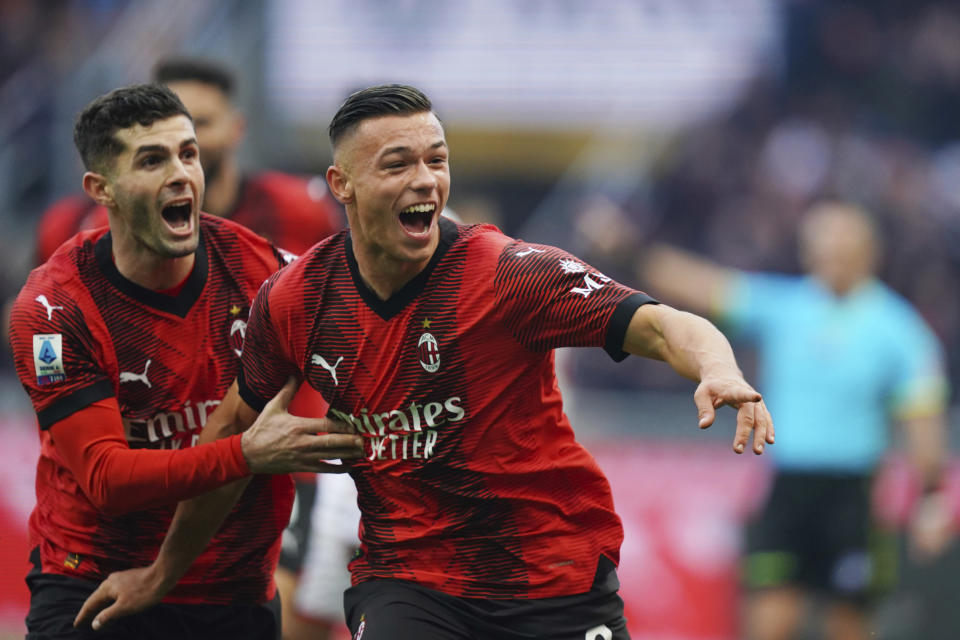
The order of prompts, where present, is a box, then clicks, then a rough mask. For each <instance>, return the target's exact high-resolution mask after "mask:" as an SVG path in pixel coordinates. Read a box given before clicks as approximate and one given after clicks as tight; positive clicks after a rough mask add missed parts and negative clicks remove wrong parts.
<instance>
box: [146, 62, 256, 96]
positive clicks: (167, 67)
mask: <svg viewBox="0 0 960 640" xmlns="http://www.w3.org/2000/svg"><path fill="white" fill-rule="evenodd" d="M151 77H152V78H153V81H154V82H158V83H160V84H170V83H171V82H199V83H201V84H208V85H211V86H214V87H216V88H217V89H219V90H220V91H222V92H223V94H224V95H225V96H227V98H231V99H232V98H233V92H234V91H235V89H236V86H237V77H236V76H235V75H234V73H233V71H232V70H231V69H230V68H229V67H227V66H226V65H224V64H221V63H219V62H216V61H215V60H208V59H206V58H191V57H187V56H171V57H169V58H162V59H161V60H159V61H158V62H157V64H155V65H154V66H153V72H152V73H151Z"/></svg>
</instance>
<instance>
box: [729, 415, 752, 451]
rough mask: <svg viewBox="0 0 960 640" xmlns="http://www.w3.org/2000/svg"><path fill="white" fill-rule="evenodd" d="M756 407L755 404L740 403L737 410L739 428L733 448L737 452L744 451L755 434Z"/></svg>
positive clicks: (735, 434)
mask: <svg viewBox="0 0 960 640" xmlns="http://www.w3.org/2000/svg"><path fill="white" fill-rule="evenodd" d="M755 407H756V405H755V404H753V403H747V404H742V405H740V408H739V409H738V410H737V430H736V432H735V433H734V436H733V450H734V452H736V453H743V450H744V449H745V448H746V446H747V443H748V442H749V441H750V439H751V435H753V428H754V424H755V422H754V408H755Z"/></svg>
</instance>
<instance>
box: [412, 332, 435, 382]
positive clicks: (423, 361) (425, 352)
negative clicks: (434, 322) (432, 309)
mask: <svg viewBox="0 0 960 640" xmlns="http://www.w3.org/2000/svg"><path fill="white" fill-rule="evenodd" d="M417 352H418V353H419V354H420V366H421V367H423V368H424V369H426V370H427V371H429V372H430V373H436V371H437V369H439V368H440V347H439V346H437V339H436V338H434V337H433V334H431V333H424V334H423V335H421V336H420V342H418V343H417Z"/></svg>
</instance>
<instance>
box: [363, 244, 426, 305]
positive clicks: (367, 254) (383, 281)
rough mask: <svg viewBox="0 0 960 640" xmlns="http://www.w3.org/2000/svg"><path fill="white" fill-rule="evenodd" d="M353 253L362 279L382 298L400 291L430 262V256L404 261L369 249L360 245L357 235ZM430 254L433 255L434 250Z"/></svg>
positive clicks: (387, 297) (385, 298)
mask: <svg viewBox="0 0 960 640" xmlns="http://www.w3.org/2000/svg"><path fill="white" fill-rule="evenodd" d="M434 251H436V247H434ZM353 255H354V257H355V258H356V259H357V268H358V270H359V271H360V279H361V280H363V283H364V284H365V285H367V288H368V289H370V290H371V291H373V293H374V294H376V296H377V297H378V298H380V299H381V300H387V299H389V298H390V296H392V295H393V294H395V293H396V292H398V291H400V289H402V288H403V287H404V286H405V285H406V284H407V283H408V282H410V281H411V280H413V279H414V278H416V277H417V275H419V274H420V272H421V271H423V270H424V269H426V268H427V265H428V264H430V258H427V259H425V260H423V261H420V262H404V261H401V260H396V259H395V258H391V257H390V256H387V255H386V254H383V253H376V252H372V251H369V250H367V249H365V248H363V247H361V246H359V244H358V243H357V240H356V238H355V237H354V238H353ZM430 255H431V257H432V256H433V252H431V253H430Z"/></svg>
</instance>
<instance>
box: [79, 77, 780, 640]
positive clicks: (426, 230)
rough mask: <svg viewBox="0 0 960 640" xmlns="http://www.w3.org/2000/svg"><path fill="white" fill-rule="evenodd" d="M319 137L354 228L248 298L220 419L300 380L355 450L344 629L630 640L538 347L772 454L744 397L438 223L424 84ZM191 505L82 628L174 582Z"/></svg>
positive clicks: (600, 481) (620, 290) (609, 312)
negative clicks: (575, 350)
mask: <svg viewBox="0 0 960 640" xmlns="http://www.w3.org/2000/svg"><path fill="white" fill-rule="evenodd" d="M330 138H331V141H332V144H333V148H334V164H333V166H331V167H330V168H329V169H328V170H327V182H328V184H329V185H330V188H331V192H332V193H333V194H334V195H335V196H336V197H337V199H338V200H340V201H341V202H342V203H344V205H345V206H346V210H347V217H348V220H349V223H350V230H349V232H344V233H341V234H338V235H336V236H334V237H332V238H330V239H328V240H327V241H325V242H323V243H321V244H319V245H318V246H317V247H315V248H314V249H313V250H311V251H310V252H309V253H308V254H306V255H305V256H302V257H301V258H300V259H299V260H297V261H296V262H294V263H293V264H292V265H291V268H288V269H286V270H284V271H283V272H282V274H281V277H275V278H272V279H271V280H270V281H268V282H267V283H266V284H265V285H264V287H263V288H261V290H260V293H259V294H258V296H257V299H256V301H255V303H254V309H253V312H252V315H251V324H250V327H249V330H248V332H247V340H246V343H245V346H244V355H243V371H242V374H241V378H240V380H239V387H240V397H241V398H242V401H241V402H239V403H238V406H237V412H236V420H237V422H238V424H239V426H240V427H242V426H243V425H244V424H245V423H248V422H250V421H251V420H252V419H253V418H254V417H255V416H256V415H257V411H258V410H259V409H261V408H263V407H264V406H265V404H264V401H265V400H266V399H267V398H269V397H271V396H272V395H273V393H275V392H276V390H277V389H279V386H278V383H279V384H280V385H282V384H283V381H285V380H286V379H287V378H288V377H289V376H290V375H291V374H299V375H301V376H302V377H303V378H304V379H305V380H306V381H307V382H308V383H309V384H310V385H312V386H313V387H314V388H316V389H318V390H319V391H321V392H322V393H323V395H324V397H325V398H326V399H327V400H328V401H329V402H330V405H331V412H332V413H334V414H335V415H336V416H338V417H339V418H341V419H343V420H345V421H347V422H349V423H351V424H354V425H356V427H357V429H358V430H359V431H360V432H361V433H363V434H364V435H365V436H366V437H365V440H366V442H367V446H366V457H365V459H363V460H359V461H356V463H353V464H351V465H350V466H351V471H350V473H351V476H352V477H353V479H354V480H355V481H356V484H357V489H358V493H359V505H360V510H361V513H362V524H361V548H360V553H359V554H358V556H357V557H356V558H355V559H354V560H353V562H352V563H351V565H350V566H351V571H352V574H353V585H354V586H353V587H352V588H351V589H349V590H348V591H347V593H346V595H345V610H346V613H347V618H348V623H349V626H350V629H351V632H352V633H353V634H355V635H354V637H355V638H361V637H362V638H363V639H364V640H384V639H387V638H389V639H391V640H392V639H398V638H417V639H418V640H430V639H434V638H474V637H482V638H501V639H509V638H530V637H541V638H543V637H549V638H556V639H564V640H565V639H570V640H573V639H576V640H583V638H588V639H589V640H596V639H597V638H602V639H605V640H612V639H613V638H617V639H618V640H619V639H623V638H627V637H629V635H628V632H627V630H626V622H625V620H624V618H623V601H622V600H621V599H620V597H619V595H618V593H617V590H618V588H619V582H618V579H617V574H616V565H617V562H618V560H619V548H620V543H621V541H622V537H623V532H622V527H621V524H620V520H619V518H618V517H617V516H616V514H615V513H614V511H613V503H612V498H611V494H610V487H609V485H608V483H607V481H606V479H605V478H604V476H603V474H602V473H601V471H600V469H599V468H598V467H597V465H596V462H595V461H594V460H593V459H592V457H591V456H590V455H589V454H588V453H587V452H586V450H585V449H584V448H583V447H582V446H580V445H579V444H577V443H576V441H575V439H574V435H573V430H572V428H571V426H570V424H569V421H568V420H567V418H566V416H565V415H564V414H563V411H562V402H561V398H560V393H559V391H558V389H557V385H556V378H555V375H554V366H553V362H554V361H553V349H554V348H555V347H560V346H595V347H604V348H605V349H606V350H607V352H608V353H609V354H610V355H611V357H613V358H614V359H617V360H620V359H623V358H625V357H626V356H627V354H628V353H633V354H636V355H642V356H647V357H654V358H659V359H662V360H666V361H667V362H668V363H670V364H671V365H672V366H673V367H674V368H675V369H676V370H677V371H678V372H680V373H681V374H683V375H685V376H688V377H690V378H692V379H694V380H699V381H700V385H699V386H698V388H697V391H696V393H695V394H694V399H695V402H696V406H697V409H698V412H699V418H700V426H701V427H707V426H709V425H710V424H712V422H713V420H714V416H715V410H716V408H718V407H720V406H721V405H724V404H729V405H733V406H737V407H739V409H738V414H737V430H736V435H735V438H734V450H735V451H737V452H738V453H739V452H742V451H743V450H744V449H745V448H748V447H749V448H752V449H753V451H754V452H756V453H760V452H761V451H762V450H763V448H764V445H765V443H767V442H772V441H773V425H772V423H771V421H770V416H769V414H768V413H767V411H766V409H765V407H764V405H763V402H762V400H761V398H760V395H759V394H758V393H757V392H756V391H755V390H753V389H752V388H751V387H750V385H748V384H747V383H746V382H745V381H744V380H743V377H742V375H741V373H740V371H739V369H738V368H737V366H736V363H735V361H734V357H733V352H732V351H731V349H730V346H729V344H728V343H727V341H726V340H725V339H724V338H723V336H722V334H721V333H720V332H719V331H717V330H716V329H715V328H714V327H713V326H712V325H711V324H710V323H709V322H707V321H705V320H703V319H701V318H698V317H696V316H693V315H691V314H687V313H683V312H679V311H676V310H673V309H671V308H669V307H666V306H663V305H659V304H654V301H653V300H652V299H651V298H649V297H648V296H646V295H645V294H643V293H641V292H638V291H634V290H632V289H630V288H627V287H624V286H622V285H620V284H618V283H616V282H614V281H612V280H610V279H609V278H607V277H605V276H603V275H602V274H599V273H597V272H595V271H593V270H592V269H591V268H590V267H589V266H587V265H585V264H583V263H582V262H581V261H579V260H577V259H576V258H575V257H573V256H572V255H570V254H567V253H565V252H563V251H561V250H559V249H556V248H553V247H549V246H544V245H531V244H527V243H524V242H520V241H517V240H514V239H511V238H508V237H506V236H504V235H503V234H501V233H500V232H499V231H498V230H497V229H496V228H495V227H491V226H487V225H471V226H461V225H458V224H456V223H454V222H452V221H450V220H447V219H445V218H442V217H441V216H440V212H441V211H442V210H443V208H444V205H445V204H446V202H447V196H448V193H449V187H450V174H449V165H448V149H447V144H446V141H445V138H444V132H443V128H442V126H441V124H440V122H439V120H438V119H437V117H436V116H435V115H434V113H433V111H432V107H431V103H430V101H429V99H428V98H427V97H426V96H424V95H423V94H422V93H421V92H420V91H418V90H416V89H414V88H412V87H406V86H401V85H385V86H379V87H372V88H370V89H365V90H363V91H359V92H357V93H355V94H353V95H351V96H350V97H349V98H348V99H347V101H346V102H345V103H344V104H343V105H342V106H341V108H340V110H339V111H338V113H337V115H336V116H334V119H333V122H332V123H331V125H330ZM267 406H269V405H267ZM208 498H209V496H204V497H201V498H199V499H197V500H194V501H190V502H188V503H184V504H181V507H180V510H179V511H178V514H177V520H176V521H175V522H174V524H173V526H172V528H171V530H170V532H169V533H168V536H167V540H166V542H165V544H164V548H163V550H162V551H161V554H160V557H159V558H158V560H157V562H155V563H154V565H152V566H151V567H150V568H148V569H147V570H146V573H145V574H143V573H139V572H122V573H119V574H114V575H112V576H111V577H110V578H109V579H108V580H107V581H106V582H105V583H104V584H103V585H101V587H100V589H99V590H98V592H97V593H96V594H95V595H94V596H93V597H91V599H90V600H88V602H87V604H86V605H85V607H84V609H85V612H86V613H87V615H93V613H94V612H95V611H97V610H99V609H100V608H102V607H103V606H105V605H108V604H110V602H111V601H112V600H114V599H116V603H117V604H114V605H113V606H111V607H109V608H107V609H106V610H104V611H102V612H101V613H100V614H99V616H98V618H97V619H98V620H99V621H100V622H101V623H103V622H106V621H109V620H111V619H115V617H116V616H118V615H122V614H125V613H128V612H129V611H131V610H136V609H137V607H139V606H143V605H145V604H149V603H150V602H151V600H152V598H154V597H156V596H157V595H158V593H157V592H156V591H155V590H154V589H153V587H152V585H151V584H150V582H151V581H152V579H153V578H152V577H151V576H156V575H160V576H163V577H162V578H161V581H164V580H167V581H169V580H171V579H173V577H172V576H164V573H165V572H168V571H171V570H175V572H174V575H176V571H180V570H183V569H185V568H186V567H187V566H188V565H189V564H190V561H191V560H192V557H191V556H190V553H189V550H190V549H195V548H196V547H197V546H198V543H197V540H196V538H203V539H205V535H209V534H211V533H212V532H213V531H215V530H216V523H213V522H210V521H209V519H208V518H206V517H205V516H206V514H209V513H211V512H213V511H216V510H223V509H224V507H223V505H219V506H217V505H215V504H211V503H210V502H209V500H208ZM188 523H189V524H188ZM204 528H206V531H204ZM204 534H205V535H204ZM137 576H139V577H140V578H146V584H144V582H143V581H140V580H137ZM131 578H132V579H131ZM151 592H152V593H151Z"/></svg>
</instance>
